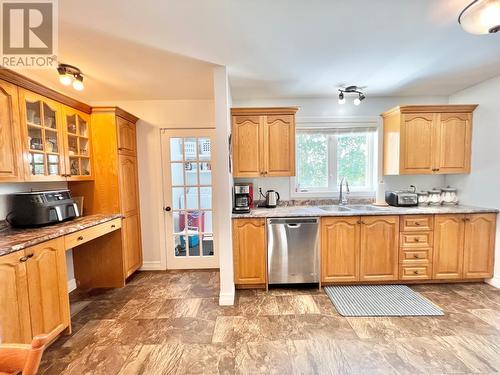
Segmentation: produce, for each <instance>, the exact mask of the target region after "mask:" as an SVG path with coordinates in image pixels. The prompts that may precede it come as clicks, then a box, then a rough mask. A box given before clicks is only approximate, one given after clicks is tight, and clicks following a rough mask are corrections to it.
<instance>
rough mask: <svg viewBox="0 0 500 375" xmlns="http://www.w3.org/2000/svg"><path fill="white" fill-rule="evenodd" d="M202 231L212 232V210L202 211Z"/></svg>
mask: <svg viewBox="0 0 500 375" xmlns="http://www.w3.org/2000/svg"><path fill="white" fill-rule="evenodd" d="M202 231H203V232H206V233H211V232H213V229H212V211H203V226H202Z"/></svg>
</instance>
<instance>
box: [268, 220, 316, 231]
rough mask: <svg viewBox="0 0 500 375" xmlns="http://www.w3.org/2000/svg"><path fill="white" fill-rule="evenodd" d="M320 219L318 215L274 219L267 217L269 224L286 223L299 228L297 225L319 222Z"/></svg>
mask: <svg viewBox="0 0 500 375" xmlns="http://www.w3.org/2000/svg"><path fill="white" fill-rule="evenodd" d="M318 222H319V219H318V218H317V217H312V218H308V217H289V218H272V219H267V224H268V225H273V224H286V225H288V226H289V227H290V228H297V227H296V226H295V225H297V224H298V225H299V226H300V225H302V224H318Z"/></svg>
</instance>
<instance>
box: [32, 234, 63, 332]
mask: <svg viewBox="0 0 500 375" xmlns="http://www.w3.org/2000/svg"><path fill="white" fill-rule="evenodd" d="M25 255H26V256H27V257H28V258H29V259H28V260H27V262H26V268H27V275H28V291H29V304H30V316H31V334H32V335H33V336H36V335H39V334H48V335H49V336H50V337H51V338H53V337H55V336H57V335H58V334H59V333H61V332H62V331H63V330H65V329H66V328H67V327H69V320H70V312H69V300H68V284H67V283H68V278H67V274H66V253H65V248H64V238H63V237H59V238H56V239H54V240H51V241H47V242H43V243H41V244H39V245H36V246H33V247H30V248H27V249H25Z"/></svg>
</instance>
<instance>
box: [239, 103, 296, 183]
mask: <svg viewBox="0 0 500 375" xmlns="http://www.w3.org/2000/svg"><path fill="white" fill-rule="evenodd" d="M297 110H298V108H296V107H287V108H232V109H231V115H232V149H233V153H232V155H233V176H234V177H279V176H295V113H296V112H297Z"/></svg>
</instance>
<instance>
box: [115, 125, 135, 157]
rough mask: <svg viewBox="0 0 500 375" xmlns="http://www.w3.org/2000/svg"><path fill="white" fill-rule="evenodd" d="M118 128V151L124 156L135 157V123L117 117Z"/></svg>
mask: <svg viewBox="0 0 500 375" xmlns="http://www.w3.org/2000/svg"><path fill="white" fill-rule="evenodd" d="M116 126H117V134H118V151H119V152H120V153H122V154H126V155H134V156H135V155H136V153H137V150H136V148H137V143H136V135H135V123H133V122H130V121H128V120H125V119H124V118H121V117H117V118H116Z"/></svg>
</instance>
